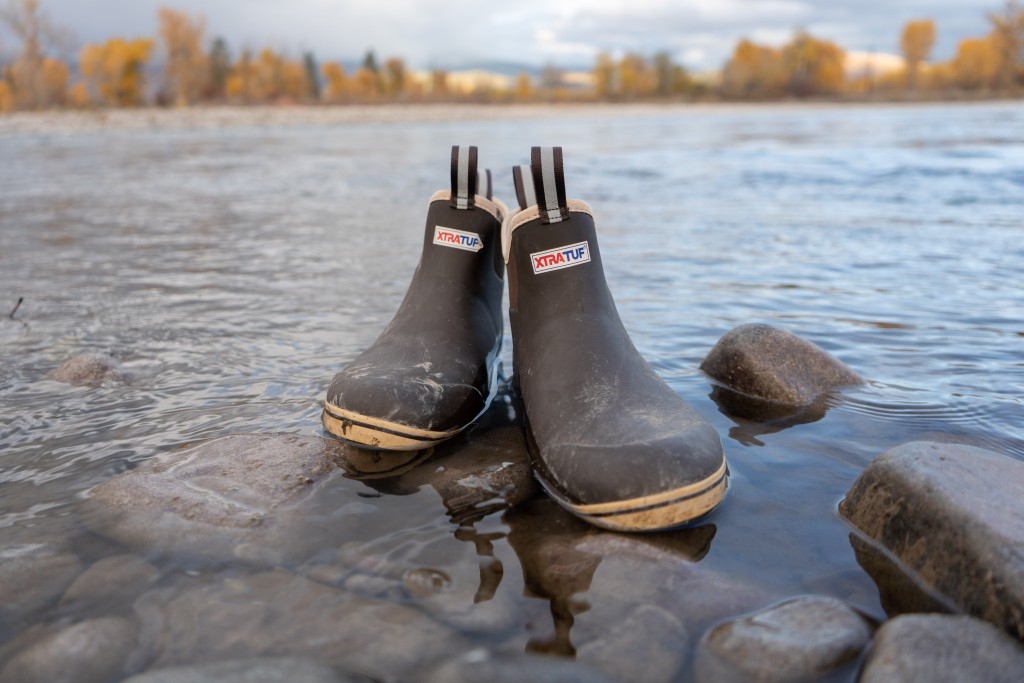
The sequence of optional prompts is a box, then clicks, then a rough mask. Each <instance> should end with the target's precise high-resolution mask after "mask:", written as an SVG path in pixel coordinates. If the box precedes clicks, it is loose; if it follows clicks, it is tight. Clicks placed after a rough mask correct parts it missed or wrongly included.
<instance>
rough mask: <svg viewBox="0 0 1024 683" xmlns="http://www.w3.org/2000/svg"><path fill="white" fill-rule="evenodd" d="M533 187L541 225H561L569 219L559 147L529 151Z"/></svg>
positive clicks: (535, 148)
mask: <svg viewBox="0 0 1024 683" xmlns="http://www.w3.org/2000/svg"><path fill="white" fill-rule="evenodd" d="M530 166H531V168H532V170H533V187H534V190H535V192H536V194H537V208H538V209H540V221H541V223H545V224H547V223H561V222H562V221H564V220H566V219H567V218H569V206H568V204H567V203H566V200H565V172H564V169H563V166H562V148H561V147H534V148H533V149H532V150H531V151H530Z"/></svg>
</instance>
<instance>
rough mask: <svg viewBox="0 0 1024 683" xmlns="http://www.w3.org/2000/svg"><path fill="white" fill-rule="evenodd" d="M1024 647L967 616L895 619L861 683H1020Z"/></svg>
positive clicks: (878, 643) (872, 654) (885, 627)
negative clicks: (981, 682) (920, 682)
mask: <svg viewBox="0 0 1024 683" xmlns="http://www.w3.org/2000/svg"><path fill="white" fill-rule="evenodd" d="M1022 678H1024V647H1022V646H1021V644H1020V643H1019V642H1017V641H1015V640H1013V639H1012V638H1010V637H1009V636H1007V635H1006V634H1005V633H1004V632H1002V631H1000V630H999V629H997V628H995V627H994V626H992V625H990V624H988V623H986V622H984V621H981V620H979V619H974V618H972V617H968V616H952V615H942V614H913V615H905V616H901V617H896V618H895V619H892V620H890V621H887V622H886V623H885V624H883V625H882V628H880V629H879V630H878V633H877V634H876V635H875V641H874V643H873V644H872V645H871V650H870V653H869V654H868V658H867V661H866V662H865V663H864V668H863V670H862V671H861V676H860V680H859V683H917V682H918V681H928V683H962V682H963V681H985V682H986V683H1020V681H1021V679H1022Z"/></svg>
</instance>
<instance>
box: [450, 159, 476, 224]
mask: <svg viewBox="0 0 1024 683" xmlns="http://www.w3.org/2000/svg"><path fill="white" fill-rule="evenodd" d="M476 187H477V173H476V146H475V145H474V146H471V147H459V146H458V145H452V199H451V207H452V208H453V209H472V208H473V206H474V200H473V198H474V197H475V196H476Z"/></svg>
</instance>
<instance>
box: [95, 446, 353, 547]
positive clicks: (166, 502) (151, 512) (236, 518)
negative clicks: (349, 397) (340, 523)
mask: <svg viewBox="0 0 1024 683" xmlns="http://www.w3.org/2000/svg"><path fill="white" fill-rule="evenodd" d="M346 448H347V447H346V446H344V445H343V444H341V443H340V442H337V441H331V440H327V439H321V438H318V437H310V436H297V435H292V434H270V435H254V434H247V435H239V436H228V437H223V438H220V439H214V440H213V441H208V442H205V443H202V444H200V445H198V446H194V447H191V448H187V449H179V450H176V451H172V452H170V453H166V454H163V455H161V456H158V457H156V458H152V459H151V460H149V461H147V462H145V463H143V464H142V465H140V466H139V467H138V468H136V469H134V470H131V471H129V472H126V473H124V474H122V475H119V476H117V477H115V478H114V479H111V480H110V481H108V482H106V483H104V484H101V485H100V486H98V487H96V488H95V489H93V490H92V493H91V497H90V500H89V501H88V510H87V511H86V513H85V520H86V522H87V524H89V525H90V526H91V527H93V529H94V530H95V531H96V532H97V533H99V534H101V535H103V536H107V537H109V538H112V539H114V540H116V541H118V542H120V543H122V544H124V545H126V546H128V547H131V548H133V549H136V550H138V551H139V552H142V553H167V554H175V555H179V554H186V555H192V556H197V557H212V558H217V559H222V558H233V559H240V560H243V561H246V562H252V563H256V564H261V563H267V564H275V563H279V562H282V561H284V560H285V559H287V558H289V557H291V556H294V555H296V554H301V553H302V552H303V551H305V550H307V549H308V548H307V546H308V545H310V544H311V543H314V542H315V536H314V537H311V535H310V520H311V519H313V518H315V517H316V515H315V514H312V510H311V507H312V506H313V501H314V499H315V498H316V495H317V493H318V492H319V491H320V490H321V489H322V488H323V487H324V486H325V485H326V484H327V482H329V481H330V480H331V479H332V478H333V477H332V475H336V476H337V477H340V476H341V472H340V471H339V470H338V469H337V467H336V464H335V459H338V458H344V457H345V452H346ZM353 486H355V484H353ZM336 506H338V507H340V504H336Z"/></svg>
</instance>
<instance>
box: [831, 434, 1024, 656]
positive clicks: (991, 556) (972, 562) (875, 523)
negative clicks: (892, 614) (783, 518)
mask: <svg viewBox="0 0 1024 683" xmlns="http://www.w3.org/2000/svg"><path fill="white" fill-rule="evenodd" d="M840 512H841V513H842V514H843V516H845V517H846V518H847V519H848V520H849V521H850V522H851V523H852V524H853V525H854V526H855V527H857V529H859V534H860V535H861V536H862V537H863V539H864V540H865V541H867V542H870V543H874V544H877V546H878V547H879V549H884V552H885V553H888V554H889V555H890V556H892V557H893V558H894V559H895V560H897V561H898V565H897V564H895V563H890V564H889V571H888V572H879V573H876V575H874V576H873V578H875V580H876V581H877V582H879V591H880V592H881V594H882V595H886V594H892V593H894V592H897V591H896V590H893V587H892V586H891V585H890V584H891V582H892V581H893V578H894V577H897V588H898V586H899V585H900V584H899V578H898V577H899V575H900V574H901V573H909V576H907V577H906V578H905V580H903V584H906V583H908V582H911V583H914V584H917V585H920V586H922V587H924V588H925V589H926V590H927V591H929V592H931V593H933V594H936V595H938V596H940V599H944V600H948V601H950V602H951V603H952V604H954V605H955V606H957V607H958V608H959V610H960V611H963V612H966V613H968V614H972V615H974V616H976V617H979V618H982V619H985V620H987V621H989V622H991V623H993V624H995V625H996V626H998V627H999V628H1002V629H1005V630H1006V631H1008V632H1009V633H1010V634H1012V635H1015V636H1016V637H1017V638H1022V639H1024V563H1022V562H1021V558H1022V557H1024V462H1021V461H1019V460H1016V459H1013V458H1010V457H1007V456H1005V455H1001V454H999V453H994V452H992V451H988V450H983V449H981V448H976V447H973V446H967V445H963V444H956V443H938V442H927V441H917V442H912V443H908V444H903V445H901V446H897V447H896V448H893V449H891V450H889V451H887V452H886V453H883V454H882V455H881V456H879V457H878V458H876V459H875V460H874V461H873V462H872V463H871V464H870V465H868V467H867V468H866V469H865V470H864V471H863V472H862V473H861V475H860V477H858V479H857V481H856V482H855V483H854V485H853V487H852V488H851V489H850V491H849V492H848V493H847V494H846V499H845V500H844V501H843V502H842V503H841V504H840ZM855 546H856V544H855ZM866 568H867V569H870V568H871V567H870V566H868V567H866ZM896 569H899V570H900V571H898V572H897V571H894V570H896ZM890 606H892V605H890Z"/></svg>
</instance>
